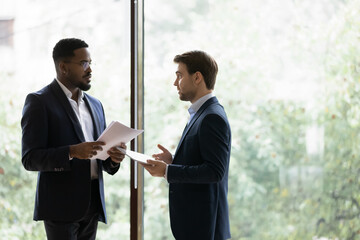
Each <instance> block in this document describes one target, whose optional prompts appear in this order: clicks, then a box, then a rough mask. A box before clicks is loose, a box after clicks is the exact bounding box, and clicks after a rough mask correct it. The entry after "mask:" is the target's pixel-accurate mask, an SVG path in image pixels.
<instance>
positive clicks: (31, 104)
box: [21, 38, 126, 240]
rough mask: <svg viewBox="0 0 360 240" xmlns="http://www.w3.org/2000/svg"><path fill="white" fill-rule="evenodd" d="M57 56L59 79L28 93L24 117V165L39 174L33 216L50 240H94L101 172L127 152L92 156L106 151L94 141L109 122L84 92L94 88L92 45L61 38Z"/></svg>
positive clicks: (100, 210) (111, 169) (100, 209)
mask: <svg viewBox="0 0 360 240" xmlns="http://www.w3.org/2000/svg"><path fill="white" fill-rule="evenodd" d="M53 59H54V63H55V68H56V74H57V77H56V79H55V80H53V82H52V83H50V84H49V85H48V86H46V87H44V88H43V89H41V90H40V91H37V92H35V93H30V94H29V95H28V96H27V97H26V100H25V105H24V108H23V116H22V119H21V126H22V163H23V165H24V167H25V169H26V170H29V171H38V172H39V173H38V181H37V188H36V198H35V210H34V220H36V221H38V220H44V225H45V230H46V235H47V238H48V239H59V240H67V239H69V240H70V239H71V240H72V239H78V240H80V239H84V240H85V239H86V240H88V239H95V237H96V231H97V225H98V221H102V222H105V223H106V210H105V199H104V183H103V170H104V171H106V172H107V173H109V174H111V175H113V174H115V173H116V172H117V171H118V169H119V167H120V162H121V161H122V160H123V159H124V154H122V153H121V152H120V151H119V150H118V149H117V148H115V147H114V148H111V149H110V150H109V151H108V154H109V155H110V157H109V158H108V159H106V160H105V161H101V160H97V159H91V158H92V157H93V156H94V155H95V154H96V153H97V151H99V150H102V145H104V143H102V142H96V141H94V140H96V139H97V138H98V137H99V135H100V134H101V133H102V131H103V130H104V129H105V127H106V123H105V115H104V110H103V107H102V104H101V103H100V101H99V100H97V99H95V98H94V97H91V96H89V95H88V94H86V93H84V91H87V90H88V89H90V87H91V85H90V82H91V72H92V70H91V67H90V64H91V57H90V52H89V50H88V44H86V43H85V42H84V41H82V40H80V39H75V38H69V39H62V40H60V41H59V42H58V43H57V44H56V45H55V47H54V49H53ZM120 146H121V147H123V148H126V146H125V144H123V143H122V144H120ZM90 159H91V160H90Z"/></svg>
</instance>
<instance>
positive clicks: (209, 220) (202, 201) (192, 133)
mask: <svg viewBox="0 0 360 240" xmlns="http://www.w3.org/2000/svg"><path fill="white" fill-rule="evenodd" d="M230 150H231V131H230V126H229V123H228V120H227V117H226V114H225V111H224V109H223V107H222V106H221V105H220V104H219V102H218V100H217V99H216V97H213V98H210V99H209V100H207V101H206V102H205V103H204V104H203V105H202V106H201V108H200V109H199V110H198V111H197V112H196V114H195V116H194V117H193V119H192V120H191V121H190V123H189V124H188V125H187V127H186V128H185V130H184V133H183V135H182V137H181V140H180V143H179V145H178V147H177V150H176V153H175V155H174V159H173V163H172V164H171V165H169V166H168V173H167V178H168V182H169V205H170V222H171V229H172V232H173V235H174V237H175V238H176V239H177V240H191V239H194V240H195V239H196V240H201V239H204V240H212V239H216V240H224V239H228V238H230V237H231V236H230V224H229V213H228V202H227V192H228V171H229V161H230Z"/></svg>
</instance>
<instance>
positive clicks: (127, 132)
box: [91, 121, 144, 160]
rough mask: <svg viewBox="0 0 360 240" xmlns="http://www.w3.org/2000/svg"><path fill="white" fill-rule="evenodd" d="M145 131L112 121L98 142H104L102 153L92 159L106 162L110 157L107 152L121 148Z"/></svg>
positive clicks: (99, 152)
mask: <svg viewBox="0 0 360 240" xmlns="http://www.w3.org/2000/svg"><path fill="white" fill-rule="evenodd" d="M143 131H144V130H136V129H132V128H129V127H127V126H125V125H124V124H121V123H120V122H118V121H112V122H111V123H110V124H109V126H108V127H107V128H106V129H105V130H104V132H103V133H102V134H101V135H100V137H99V138H98V139H97V141H101V142H104V143H105V145H104V146H102V148H103V149H102V151H98V152H97V154H96V155H94V156H93V157H92V158H91V159H101V160H105V159H107V158H108V157H109V154H108V153H107V151H108V150H109V149H110V148H112V147H114V146H119V145H120V144H121V143H125V144H126V143H128V142H130V141H131V140H132V139H134V138H135V137H137V136H138V135H139V134H141V133H142V132H143Z"/></svg>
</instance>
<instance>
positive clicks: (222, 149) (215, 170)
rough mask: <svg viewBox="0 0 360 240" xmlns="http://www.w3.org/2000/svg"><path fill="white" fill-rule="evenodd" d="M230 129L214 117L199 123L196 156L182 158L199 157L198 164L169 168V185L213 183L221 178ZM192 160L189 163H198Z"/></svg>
mask: <svg viewBox="0 0 360 240" xmlns="http://www.w3.org/2000/svg"><path fill="white" fill-rule="evenodd" d="M230 135H231V133H230V127H229V125H228V123H227V121H226V120H225V119H223V118H222V117H221V116H220V115H217V114H209V115H207V116H206V117H205V118H204V119H203V120H202V122H201V126H200V127H199V129H198V132H197V137H198V142H199V149H197V151H199V153H194V154H191V153H185V154H184V156H186V157H189V158H193V157H199V156H200V158H201V160H200V162H201V163H200V164H198V165H175V164H171V165H169V166H168V176H167V177H168V182H169V183H213V182H219V181H221V180H222V179H223V177H224V175H225V172H226V170H227V167H228V161H229V155H230V144H231V143H230V141H231V140H230V139H231V136H230ZM198 161H199V160H198V159H193V160H191V159H190V161H189V162H198Z"/></svg>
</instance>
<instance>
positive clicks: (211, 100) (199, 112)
mask: <svg viewBox="0 0 360 240" xmlns="http://www.w3.org/2000/svg"><path fill="white" fill-rule="evenodd" d="M214 103H218V100H217V98H216V97H212V98H210V99H209V100H207V101H206V102H205V103H204V104H203V105H202V106H201V107H200V109H199V110H198V111H197V112H196V113H195V115H194V117H193V118H192V119H191V121H190V122H189V123H188V124H187V125H186V127H185V129H184V132H183V134H182V136H181V139H180V142H179V144H178V146H177V148H176V151H175V155H174V158H175V156H176V154H177V152H178V150H179V148H180V146H181V144H182V142H183V140H184V138H185V136H186V135H187V133H188V132H189V130H190V129H191V127H192V125H194V123H195V122H196V120H197V119H198V118H199V117H200V116H201V114H202V113H203V112H204V111H205V109H206V108H207V107H208V106H210V105H211V104H214Z"/></svg>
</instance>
